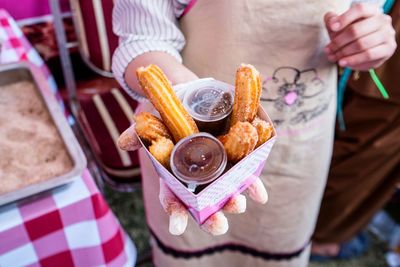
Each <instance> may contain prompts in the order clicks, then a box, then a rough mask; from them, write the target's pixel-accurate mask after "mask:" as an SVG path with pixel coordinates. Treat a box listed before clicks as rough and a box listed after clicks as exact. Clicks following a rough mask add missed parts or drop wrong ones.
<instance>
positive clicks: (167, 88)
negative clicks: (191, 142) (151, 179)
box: [136, 65, 199, 142]
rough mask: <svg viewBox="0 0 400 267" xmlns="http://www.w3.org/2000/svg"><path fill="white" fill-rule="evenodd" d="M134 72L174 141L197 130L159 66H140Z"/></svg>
mask: <svg viewBox="0 0 400 267" xmlns="http://www.w3.org/2000/svg"><path fill="white" fill-rule="evenodd" d="M136 74H137V77H138V81H139V83H140V85H141V87H142V89H143V91H144V92H145V94H146V96H147V97H148V99H149V100H150V102H151V103H152V104H153V106H154V107H155V109H156V110H157V111H158V112H159V113H160V116H161V118H162V120H163V122H164V123H165V125H166V126H167V128H168V129H169V131H170V133H171V134H172V136H173V137H174V139H175V141H176V142H178V141H179V140H181V139H182V138H185V137H187V136H189V135H192V134H194V133H197V132H198V131H199V130H198V128H197V125H196V123H195V122H194V120H193V119H192V117H191V116H190V115H189V113H188V112H187V111H186V110H185V108H184V107H183V105H182V103H181V101H180V100H179V98H178V97H177V96H176V94H175V92H174V90H173V89H172V87H171V84H170V82H169V81H168V79H167V77H166V76H165V74H164V73H163V72H162V70H161V69H160V68H159V67H157V66H156V65H150V66H148V67H146V68H144V67H140V68H139V69H137V71H136Z"/></svg>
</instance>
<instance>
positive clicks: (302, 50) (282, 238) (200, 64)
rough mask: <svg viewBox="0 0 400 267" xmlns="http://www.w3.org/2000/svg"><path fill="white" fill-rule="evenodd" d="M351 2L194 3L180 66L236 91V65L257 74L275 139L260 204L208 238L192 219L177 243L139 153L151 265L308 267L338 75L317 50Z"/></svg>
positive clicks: (226, 0)
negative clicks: (327, 21) (330, 16)
mask: <svg viewBox="0 0 400 267" xmlns="http://www.w3.org/2000/svg"><path fill="white" fill-rule="evenodd" d="M350 2H351V1H343V0H332V1H316V0H305V1H297V0H284V1H283V0H271V1H269V0H268V1H266V0H241V1H232V0H198V1H197V3H196V4H195V5H194V7H193V8H192V9H191V10H190V12H188V13H187V14H186V15H185V16H184V17H183V18H182V19H181V20H180V26H181V28H182V30H183V33H184V35H185V37H186V41H187V44H186V46H185V48H184V51H183V52H182V54H183V59H184V61H183V63H184V65H186V66H187V67H188V68H189V69H191V70H192V71H193V72H194V73H196V74H197V75H198V76H199V77H214V78H216V79H219V80H222V81H225V82H228V83H231V84H234V77H235V71H236V69H237V68H238V66H239V65H240V64H241V63H249V64H252V65H254V66H255V67H256V68H257V69H258V70H259V71H260V72H261V74H262V79H263V94H262V105H263V107H264V109H265V110H266V111H267V112H268V114H269V116H270V117H271V118H272V120H273V121H274V123H275V126H276V128H277V131H278V139H277V142H276V143H275V146H274V148H273V149H272V152H271V154H270V156H269V158H268V160H267V164H266V165H265V168H264V171H263V173H262V177H261V178H262V180H263V182H264V184H265V185H266V187H267V190H268V193H269V201H268V203H267V204H266V205H260V204H256V203H254V202H252V201H251V200H250V199H248V202H247V211H246V213H244V214H241V215H227V217H228V220H229V225H230V228H229V231H228V233H227V234H225V235H223V236H218V237H213V236H210V235H209V234H207V233H204V232H203V231H202V230H200V229H199V228H198V226H197V225H196V223H195V222H194V221H193V220H192V219H191V218H190V219H189V221H190V222H189V225H188V228H187V230H186V232H185V233H184V234H183V235H182V236H179V237H176V236H172V235H170V234H169V232H168V217H167V215H166V214H165V213H164V211H163V210H162V208H161V206H160V204H159V202H158V180H157V179H158V178H157V175H156V174H155V173H154V170H150V168H152V167H151V164H149V162H148V159H147V158H146V156H143V155H144V154H143V152H141V155H142V157H141V164H142V169H144V168H143V167H146V169H148V172H146V173H143V184H144V199H145V205H146V212H147V219H148V223H149V226H150V229H151V231H152V232H153V234H154V236H155V238H154V241H155V246H154V250H153V251H154V262H155V264H156V266H220V267H223V266H296V267H298V266H306V265H307V262H308V256H309V241H310V238H311V235H312V233H313V229H314V226H315V221H316V218H317V214H318V209H319V205H320V201H321V196H322V193H323V189H324V186H325V182H326V178H327V172H328V168H329V163H330V157H331V153H332V143H333V132H334V123H335V111H336V83H337V70H336V67H335V66H334V65H333V64H331V63H329V62H328V60H327V59H326V57H325V55H324V53H323V48H324V46H325V45H326V44H327V43H328V41H329V39H328V36H327V32H326V29H325V26H324V22H323V16H324V14H325V13H326V12H328V11H333V12H336V13H342V12H344V11H345V10H346V9H347V8H348V7H349V6H350Z"/></svg>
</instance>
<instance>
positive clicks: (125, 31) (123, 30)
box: [112, 0, 385, 100]
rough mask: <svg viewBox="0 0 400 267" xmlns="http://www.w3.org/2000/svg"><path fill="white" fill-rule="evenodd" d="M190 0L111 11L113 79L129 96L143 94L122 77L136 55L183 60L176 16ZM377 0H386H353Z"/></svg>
mask: <svg viewBox="0 0 400 267" xmlns="http://www.w3.org/2000/svg"><path fill="white" fill-rule="evenodd" d="M192 1H193V0H151V1H149V0H118V1H115V6H114V11H113V30H114V32H115V34H116V35H118V36H119V46H118V48H117V49H116V51H115V52H114V55H113V64H112V70H113V73H114V75H115V78H116V79H117V80H118V82H119V83H120V84H121V85H122V87H123V88H124V89H125V90H126V91H127V92H128V93H129V95H130V96H132V97H133V98H136V99H138V100H141V99H142V97H141V96H140V95H138V94H137V93H135V92H134V91H133V90H130V89H129V87H128V85H127V84H126V82H125V79H124V73H125V69H126V68H127V66H128V64H129V63H130V62H131V61H132V60H133V59H134V58H136V57H137V56H139V55H141V54H143V53H146V52H150V51H161V52H166V53H168V54H170V55H172V56H174V57H175V58H176V59H177V60H178V61H179V62H182V57H181V55H180V51H181V50H182V49H183V47H184V45H185V37H184V36H183V34H182V32H181V31H180V29H179V25H178V19H179V18H180V17H181V16H182V14H183V13H184V11H185V8H186V7H187V6H188V4H189V3H190V2H192ZM352 2H353V3H356V2H376V3H380V4H381V5H383V4H384V2H385V0H354V1H352Z"/></svg>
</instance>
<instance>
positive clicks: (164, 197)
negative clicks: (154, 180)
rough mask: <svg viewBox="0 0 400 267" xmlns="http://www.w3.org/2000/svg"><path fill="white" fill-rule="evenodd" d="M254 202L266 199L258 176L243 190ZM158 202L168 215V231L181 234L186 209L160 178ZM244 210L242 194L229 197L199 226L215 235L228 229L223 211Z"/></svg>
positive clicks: (238, 211)
mask: <svg viewBox="0 0 400 267" xmlns="http://www.w3.org/2000/svg"><path fill="white" fill-rule="evenodd" d="M245 192H246V194H247V195H248V196H249V197H250V198H251V199H252V200H254V201H255V202H257V203H260V204H265V203H266V202H267V201H268V194H267V191H266V190H265V187H264V185H263V183H262V181H261V179H260V178H259V177H257V178H256V180H255V181H254V182H253V184H252V185H250V187H249V188H248V189H247V190H246V191H245ZM159 197H160V203H161V206H162V207H163V208H164V210H165V212H166V213H167V214H168V215H169V232H170V233H171V234H173V235H181V234H183V233H184V232H185V230H186V226H187V222H188V211H187V209H186V208H185V206H184V205H183V204H182V203H181V202H180V201H179V199H178V198H177V197H176V196H175V195H174V194H173V193H172V191H171V190H170V189H169V188H168V186H167V185H166V184H165V182H164V181H163V179H161V178H160V195H159ZM245 211H246V197H245V196H244V195H242V194H239V195H236V196H234V197H233V198H231V199H230V200H229V201H228V202H227V203H226V204H225V206H224V207H223V208H222V210H220V211H217V212H216V213H214V214H213V215H211V216H210V218H208V219H207V220H206V221H205V222H204V223H203V224H202V225H201V226H200V227H201V229H202V230H203V231H205V232H207V233H209V234H211V235H214V236H217V235H223V234H225V233H226V232H227V231H228V228H229V224H228V219H227V218H226V217H225V215H224V213H223V212H227V213H231V214H240V213H243V212H245Z"/></svg>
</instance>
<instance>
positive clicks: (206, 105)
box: [183, 86, 233, 135]
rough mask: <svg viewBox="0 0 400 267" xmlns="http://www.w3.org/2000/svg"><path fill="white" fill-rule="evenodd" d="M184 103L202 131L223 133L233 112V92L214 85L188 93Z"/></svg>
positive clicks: (214, 133) (216, 133) (215, 133)
mask: <svg viewBox="0 0 400 267" xmlns="http://www.w3.org/2000/svg"><path fill="white" fill-rule="evenodd" d="M183 103H184V105H185V107H186V109H187V110H188V112H189V114H190V115H191V116H192V117H193V119H194V120H195V121H196V124H197V126H198V127H199V130H200V131H201V132H208V133H211V134H213V135H219V134H222V133H223V132H224V131H225V129H226V127H227V121H228V116H229V115H230V113H231V112H232V107H233V93H232V92H230V91H227V90H222V89H220V88H217V87H213V86H206V87H202V88H198V89H196V90H193V91H192V92H190V93H188V94H187V95H186V96H185V98H184V100H183Z"/></svg>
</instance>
